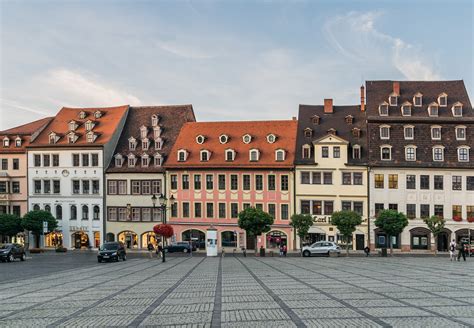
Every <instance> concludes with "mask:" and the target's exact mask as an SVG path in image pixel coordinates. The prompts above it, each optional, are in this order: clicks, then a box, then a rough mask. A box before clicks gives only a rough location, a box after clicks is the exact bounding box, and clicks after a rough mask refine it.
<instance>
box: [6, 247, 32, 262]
mask: <svg viewBox="0 0 474 328" xmlns="http://www.w3.org/2000/svg"><path fill="white" fill-rule="evenodd" d="M15 259H20V261H24V260H26V253H25V249H24V248H23V246H21V245H18V244H3V245H0V260H1V261H2V262H5V261H8V262H13V261H14V260H15Z"/></svg>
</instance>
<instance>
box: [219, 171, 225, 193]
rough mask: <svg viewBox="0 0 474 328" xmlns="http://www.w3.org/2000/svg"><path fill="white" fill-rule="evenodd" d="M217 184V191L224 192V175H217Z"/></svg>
mask: <svg viewBox="0 0 474 328" xmlns="http://www.w3.org/2000/svg"><path fill="white" fill-rule="evenodd" d="M217 180H218V181H217V184H218V188H219V190H225V175H224V174H219V175H218V176H217Z"/></svg>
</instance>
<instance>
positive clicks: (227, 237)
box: [222, 231, 237, 247]
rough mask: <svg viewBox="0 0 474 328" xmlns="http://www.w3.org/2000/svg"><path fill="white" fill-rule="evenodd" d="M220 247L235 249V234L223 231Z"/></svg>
mask: <svg viewBox="0 0 474 328" xmlns="http://www.w3.org/2000/svg"><path fill="white" fill-rule="evenodd" d="M222 247H237V234H234V232H233V231H223V232H222Z"/></svg>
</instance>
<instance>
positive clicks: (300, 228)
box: [290, 214, 313, 248]
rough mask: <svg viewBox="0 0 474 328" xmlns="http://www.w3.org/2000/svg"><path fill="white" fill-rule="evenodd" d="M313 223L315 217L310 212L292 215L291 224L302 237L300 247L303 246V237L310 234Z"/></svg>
mask: <svg viewBox="0 0 474 328" xmlns="http://www.w3.org/2000/svg"><path fill="white" fill-rule="evenodd" d="M312 225H313V217H312V216H311V215H309V214H293V215H292V216H291V223H290V226H292V227H293V229H295V230H296V233H297V235H298V237H300V248H302V246H303V239H305V238H306V236H307V235H308V231H309V228H311V226H312Z"/></svg>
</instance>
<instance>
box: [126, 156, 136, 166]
mask: <svg viewBox="0 0 474 328" xmlns="http://www.w3.org/2000/svg"><path fill="white" fill-rule="evenodd" d="M136 161H137V159H136V157H135V155H134V154H130V155H128V167H135V162H136Z"/></svg>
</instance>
